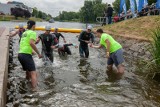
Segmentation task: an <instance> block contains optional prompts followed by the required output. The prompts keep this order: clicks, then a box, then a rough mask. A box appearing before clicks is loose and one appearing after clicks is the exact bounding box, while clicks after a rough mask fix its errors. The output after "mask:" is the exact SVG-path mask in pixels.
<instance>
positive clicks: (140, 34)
mask: <svg viewBox="0 0 160 107" xmlns="http://www.w3.org/2000/svg"><path fill="white" fill-rule="evenodd" d="M158 25H160V16H146V17H140V18H134V19H129V20H125V21H122V22H118V23H114V24H112V25H107V26H104V27H102V28H103V29H104V31H105V32H107V33H109V34H112V35H115V36H121V37H125V38H133V39H138V40H144V41H150V40H151V39H152V33H151V32H152V31H153V30H154V29H155V28H156V26H158Z"/></svg>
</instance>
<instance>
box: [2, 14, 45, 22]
mask: <svg viewBox="0 0 160 107" xmlns="http://www.w3.org/2000/svg"><path fill="white" fill-rule="evenodd" d="M28 20H34V21H39V22H42V21H44V20H43V19H40V18H35V17H30V18H29V19H25V18H21V17H18V18H17V19H15V17H14V16H10V15H0V21H28Z"/></svg>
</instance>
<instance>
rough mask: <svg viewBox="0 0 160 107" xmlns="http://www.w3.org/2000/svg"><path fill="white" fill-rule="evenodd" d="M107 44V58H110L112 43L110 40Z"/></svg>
mask: <svg viewBox="0 0 160 107" xmlns="http://www.w3.org/2000/svg"><path fill="white" fill-rule="evenodd" d="M105 42H106V44H107V49H106V50H107V51H106V56H107V58H108V57H109V55H110V45H111V43H110V41H109V40H108V39H106V40H105Z"/></svg>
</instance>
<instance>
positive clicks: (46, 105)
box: [0, 22, 160, 107]
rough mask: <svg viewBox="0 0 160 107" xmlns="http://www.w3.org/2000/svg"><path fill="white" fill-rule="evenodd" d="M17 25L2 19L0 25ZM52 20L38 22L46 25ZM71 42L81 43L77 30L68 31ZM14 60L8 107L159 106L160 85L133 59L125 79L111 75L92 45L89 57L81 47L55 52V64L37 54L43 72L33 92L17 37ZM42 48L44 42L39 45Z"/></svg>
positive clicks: (78, 24)
mask: <svg viewBox="0 0 160 107" xmlns="http://www.w3.org/2000/svg"><path fill="white" fill-rule="evenodd" d="M2 24H3V25H5V26H7V25H10V24H12V26H14V25H16V23H9V22H8V23H4V22H3V23H2V22H0V26H2ZM45 24H48V23H38V25H39V26H43V25H45ZM53 26H56V27H57V26H59V27H69V28H72V27H73V28H83V27H85V25H83V24H80V23H54V24H53ZM37 33H40V32H37ZM64 35H65V37H66V38H67V41H68V42H73V43H75V44H78V42H77V38H76V35H77V34H69V33H68V34H64ZM14 41H15V43H14V63H15V64H16V66H15V67H14V68H13V69H11V70H10V73H9V79H8V91H7V95H8V101H7V106H8V107H159V106H160V92H159V89H160V86H159V84H158V83H156V82H153V81H151V80H147V79H145V78H144V77H143V76H141V75H137V74H136V73H135V70H134V68H135V66H133V65H132V59H127V60H126V63H125V66H126V72H125V75H124V78H122V79H121V80H117V81H116V80H114V79H112V78H108V76H107V75H106V62H107V60H106V59H105V58H104V57H103V56H104V54H105V53H104V52H103V50H99V51H98V50H95V49H90V58H89V59H80V57H79V53H78V49H75V48H74V47H71V50H72V53H73V55H72V56H67V57H63V58H60V57H59V56H58V54H57V52H54V57H55V59H54V60H55V61H54V64H53V65H52V66H48V67H47V66H44V65H43V62H42V61H41V60H39V59H38V58H37V57H36V56H34V60H35V62H36V66H37V72H38V74H39V78H38V81H39V84H38V90H39V91H38V92H35V93H31V92H30V86H29V83H27V81H26V80H25V72H24V71H22V69H21V65H20V64H19V62H18V60H17V51H18V38H14ZM38 47H39V49H40V47H41V45H40V44H39V45H38Z"/></svg>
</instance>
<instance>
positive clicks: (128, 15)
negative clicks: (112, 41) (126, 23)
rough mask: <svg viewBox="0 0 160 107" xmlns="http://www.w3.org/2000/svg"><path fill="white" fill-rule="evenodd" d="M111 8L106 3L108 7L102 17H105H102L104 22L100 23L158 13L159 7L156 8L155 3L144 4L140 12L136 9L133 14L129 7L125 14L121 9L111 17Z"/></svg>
mask: <svg viewBox="0 0 160 107" xmlns="http://www.w3.org/2000/svg"><path fill="white" fill-rule="evenodd" d="M113 11H114V10H113V8H112V7H111V5H110V4H109V5H108V8H107V9H106V10H105V12H104V17H106V19H104V23H103V24H102V26H103V25H105V24H111V23H113V22H114V23H115V22H120V21H123V20H125V19H131V18H136V17H142V16H150V15H160V9H157V8H156V4H155V3H152V5H146V6H145V7H143V8H142V10H141V11H140V12H138V11H136V12H135V13H134V14H133V13H132V11H131V9H129V10H128V11H127V12H126V14H125V12H124V11H123V12H122V13H120V14H116V15H115V16H114V17H113Z"/></svg>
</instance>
